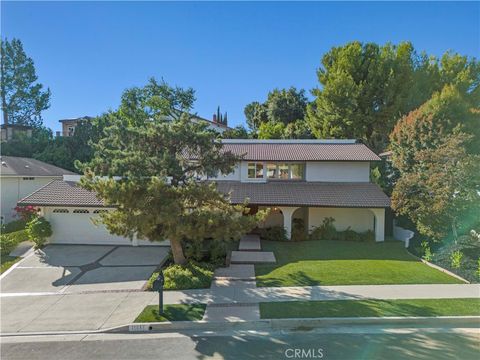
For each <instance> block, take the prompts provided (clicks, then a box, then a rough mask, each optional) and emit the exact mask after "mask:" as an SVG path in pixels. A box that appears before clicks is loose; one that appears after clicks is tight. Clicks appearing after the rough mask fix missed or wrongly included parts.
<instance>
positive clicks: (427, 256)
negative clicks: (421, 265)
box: [422, 241, 433, 261]
mask: <svg viewBox="0 0 480 360" xmlns="http://www.w3.org/2000/svg"><path fill="white" fill-rule="evenodd" d="M422 250H423V251H422V253H423V255H422V259H423V260H425V261H432V257H433V254H432V251H431V250H430V245H429V244H428V242H427V241H422Z"/></svg>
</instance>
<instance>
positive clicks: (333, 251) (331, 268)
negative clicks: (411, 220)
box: [255, 240, 462, 286]
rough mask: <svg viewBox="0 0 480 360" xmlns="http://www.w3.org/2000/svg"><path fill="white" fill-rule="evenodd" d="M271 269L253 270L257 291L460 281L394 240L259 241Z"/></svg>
mask: <svg viewBox="0 0 480 360" xmlns="http://www.w3.org/2000/svg"><path fill="white" fill-rule="evenodd" d="M262 249H263V250H264V251H273V252H274V253H275V257H276V259H277V263H276V264H271V265H267V264H264V265H255V274H256V278H257V286H309V285H367V284H370V285H380V284H455V283H462V282H461V281H460V280H458V279H456V278H454V277H452V276H449V275H447V274H445V273H443V272H441V271H438V270H435V269H433V268H431V267H429V266H427V265H425V264H423V263H422V262H421V261H419V260H418V259H417V258H415V257H414V256H412V255H411V254H409V253H408V252H407V250H406V249H405V248H404V246H403V243H401V242H398V241H391V242H381V243H357V242H353V241H324V240H321V241H303V242H280V241H278V242H277V241H262Z"/></svg>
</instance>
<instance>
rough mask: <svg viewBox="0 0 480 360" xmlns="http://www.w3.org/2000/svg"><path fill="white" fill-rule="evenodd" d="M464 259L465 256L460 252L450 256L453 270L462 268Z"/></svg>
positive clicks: (457, 251)
mask: <svg viewBox="0 0 480 360" xmlns="http://www.w3.org/2000/svg"><path fill="white" fill-rule="evenodd" d="M462 258H463V254H462V252H461V251H460V250H456V251H454V252H452V254H451V255H450V261H451V262H452V263H451V265H452V268H454V269H458V268H460V265H461V264H462Z"/></svg>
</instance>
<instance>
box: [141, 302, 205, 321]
mask: <svg viewBox="0 0 480 360" xmlns="http://www.w3.org/2000/svg"><path fill="white" fill-rule="evenodd" d="M206 307H207V305H205V304H172V305H164V306H163V309H164V310H163V311H164V313H163V314H162V315H160V314H159V313H158V305H149V306H147V307H146V308H145V309H143V311H142V312H141V313H140V315H138V316H137V318H136V319H135V321H134V322H137V323H145V322H161V321H193V320H202V318H203V314H204V313H205V308H206Z"/></svg>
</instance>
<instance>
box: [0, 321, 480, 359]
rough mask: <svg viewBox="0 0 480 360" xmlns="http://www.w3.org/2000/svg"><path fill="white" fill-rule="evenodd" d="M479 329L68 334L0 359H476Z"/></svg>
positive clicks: (6, 342) (32, 342)
mask: <svg viewBox="0 0 480 360" xmlns="http://www.w3.org/2000/svg"><path fill="white" fill-rule="evenodd" d="M479 354H480V333H479V329H410V330H409V329H379V328H377V329H371V328H368V329H366V328H348V329H338V331H335V329H333V330H332V329H329V330H323V331H295V332H285V331H281V332H272V333H238V332H237V333H229V334H224V335H220V334H208V335H193V336H192V335H188V334H143V335H108V334H104V335H88V336H85V335H70V336H63V337H51V336H50V337H28V338H25V337H24V338H20V337H17V338H10V339H7V338H4V339H2V347H1V358H2V359H3V360H14V359H21V360H27V359H28V360H37V359H38V360H39V359H48V360H57V359H58V360H67V359H68V360H69V359H72V360H77V359H88V360H91V359H112V360H122V359H128V360H141V359H155V360H161V359H167V360H177V359H178V360H183V359H239V360H249V359H340V360H348V359H355V360H356V359H366V360H367V359H368V360H370V359H382V360H383V359H388V360H395V359H420V360H421V359H435V360H439V359H461V360H469V359H478V358H479Z"/></svg>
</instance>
